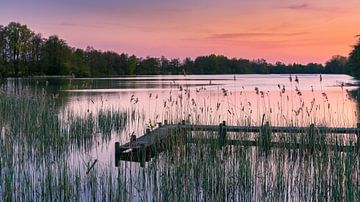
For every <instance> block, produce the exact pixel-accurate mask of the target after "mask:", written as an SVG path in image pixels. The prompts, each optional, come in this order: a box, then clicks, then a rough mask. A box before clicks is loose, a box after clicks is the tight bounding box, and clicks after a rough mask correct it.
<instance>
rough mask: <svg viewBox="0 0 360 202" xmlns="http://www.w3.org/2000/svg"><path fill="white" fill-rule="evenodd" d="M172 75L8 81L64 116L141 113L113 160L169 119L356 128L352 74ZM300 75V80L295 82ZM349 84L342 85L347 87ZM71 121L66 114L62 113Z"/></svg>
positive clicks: (108, 150)
mask: <svg viewBox="0 0 360 202" xmlns="http://www.w3.org/2000/svg"><path fill="white" fill-rule="evenodd" d="M291 77H292V78H291V79H292V81H291V82H290V75H193V76H182V75H176V76H173V75H169V76H140V77H120V78H97V79H90V78H89V79H87V78H86V79H77V78H31V79H21V80H9V81H8V83H9V84H10V85H9V86H12V85H18V86H19V85H22V86H30V87H33V88H37V89H42V88H43V89H44V90H45V91H47V92H48V93H50V94H56V95H58V96H59V99H60V103H61V106H60V109H59V114H62V115H64V114H66V113H69V111H70V112H71V113H74V114H76V115H77V116H79V117H82V116H84V115H86V114H89V113H92V114H96V113H97V112H98V111H99V110H106V109H120V110H124V111H129V112H130V111H132V112H136V117H135V118H134V120H132V121H129V122H128V123H127V125H126V127H125V130H123V131H122V132H121V134H114V137H113V138H112V140H111V141H110V142H108V143H107V144H106V146H104V147H102V148H103V150H102V151H99V150H96V156H100V157H99V159H101V161H104V162H106V161H107V160H109V159H113V158H112V154H113V147H112V145H113V143H114V142H115V141H120V142H122V143H125V142H127V141H129V137H130V134H132V133H134V134H136V135H137V136H141V135H142V134H143V132H144V130H145V129H146V128H147V127H151V126H156V124H157V123H158V122H163V120H165V119H167V120H169V122H175V123H178V122H180V121H181V120H187V121H189V122H190V123H201V124H219V123H220V122H222V121H223V120H225V121H226V122H227V123H228V125H259V124H260V123H261V121H262V117H263V115H264V114H265V121H269V122H270V124H271V125H274V126H292V125H293V126H308V125H310V124H311V123H315V124H316V125H325V126H334V127H354V126H356V123H357V120H358V119H357V111H358V108H357V103H356V101H355V99H354V98H352V97H351V96H350V94H349V92H350V91H351V90H354V89H355V87H351V86H349V85H348V84H354V83H355V82H356V81H355V80H353V78H352V77H350V76H347V75H322V76H321V77H322V80H321V81H320V75H296V76H295V75H292V76H291ZM296 77H297V80H298V81H296ZM343 85H344V86H343ZM64 117H66V116H64ZM109 154H111V155H109Z"/></svg>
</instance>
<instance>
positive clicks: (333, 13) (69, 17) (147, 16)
mask: <svg viewBox="0 0 360 202" xmlns="http://www.w3.org/2000/svg"><path fill="white" fill-rule="evenodd" d="M6 1H7V0H6ZM6 1H5V2H4V3H2V4H3V7H4V8H7V9H6V11H4V12H1V14H0V19H1V20H0V24H5V25H6V24H7V23H8V22H10V21H19V22H21V23H24V24H27V25H28V26H29V27H30V28H31V29H33V30H34V31H36V32H40V33H43V35H44V36H45V37H47V36H49V35H52V34H57V35H59V36H60V37H61V38H63V39H65V40H66V41H67V42H68V44H69V45H71V46H75V47H79V48H86V46H93V47H94V48H96V49H101V50H113V51H116V52H119V53H122V52H125V53H128V54H135V55H137V56H141V57H146V56H156V57H160V56H166V57H170V58H185V57H191V58H195V57H196V56H199V55H209V54H213V53H214V54H222V55H226V56H228V57H237V58H248V59H257V58H264V59H266V60H267V61H269V62H276V61H282V62H285V63H293V62H296V63H309V62H318V63H325V62H326V61H327V60H328V59H330V58H331V57H332V56H333V55H344V56H347V55H348V54H349V52H350V51H351V45H353V44H355V43H356V38H355V36H356V35H357V34H360V29H359V28H358V27H360V12H358V11H359V10H360V2H358V1H356V0H349V1H346V3H345V2H343V1H339V0H327V1H325V0H319V1H316V2H312V1H298V0H292V1H289V2H285V1H281V0H272V1H264V0H255V1H248V2H238V1H235V0H228V1H224V2H217V1H215V0H209V1H208V2H202V1H200V3H193V2H191V1H189V0H184V1H181V2H176V1H174V2H165V1H164V0H156V1H155V2H154V3H151V4H150V3H148V2H145V1H143V0H142V1H140V3H134V2H130V1H123V2H121V1H120V2H117V1H114V0H107V1H99V0H95V1H94V2H92V3H87V2H86V3H85V2H84V1H82V0H79V2H77V3H74V4H73V5H67V4H66V2H65V3H60V2H57V3H44V2H43V1H44V0H38V3H43V4H42V5H41V6H39V7H36V5H32V6H27V5H26V3H23V4H21V5H22V6H19V7H18V8H16V9H17V10H18V11H19V12H11V11H12V10H14V9H15V7H16V6H17V5H18V4H19V3H10V1H8V2H6ZM35 4H36V3H35ZM39 5H40V4H39ZM15 13H16V14H15Z"/></svg>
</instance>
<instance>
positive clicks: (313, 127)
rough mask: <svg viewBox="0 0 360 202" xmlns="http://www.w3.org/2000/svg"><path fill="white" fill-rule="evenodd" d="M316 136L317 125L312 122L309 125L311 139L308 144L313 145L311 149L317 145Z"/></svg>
mask: <svg viewBox="0 0 360 202" xmlns="http://www.w3.org/2000/svg"><path fill="white" fill-rule="evenodd" d="M315 141H316V138H315V125H314V124H313V123H312V124H310V127H309V140H308V144H309V146H310V147H311V149H314V147H315V145H316V142H315Z"/></svg>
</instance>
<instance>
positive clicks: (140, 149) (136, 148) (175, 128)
mask: <svg viewBox="0 0 360 202" xmlns="http://www.w3.org/2000/svg"><path fill="white" fill-rule="evenodd" d="M358 126H359V127H357V128H333V127H329V128H326V127H315V126H314V125H311V126H310V127H282V126H280V127H273V126H269V125H268V124H267V125H266V126H226V125H225V122H223V123H221V124H220V125H189V124H185V121H182V123H181V124H171V125H167V124H165V125H164V126H162V125H161V123H159V127H158V128H156V129H155V130H153V131H150V132H148V133H146V134H144V135H143V136H141V137H139V138H136V139H135V140H134V141H131V142H128V143H126V144H124V145H121V146H119V145H120V144H119V143H118V142H117V143H115V158H116V159H115V161H116V162H117V161H118V160H119V159H121V160H127V161H137V162H144V161H149V160H150V159H151V158H152V157H153V156H154V155H155V154H156V153H158V152H161V151H163V150H165V148H166V147H168V146H169V145H168V144H174V142H172V143H169V141H168V140H169V139H170V138H171V137H172V136H173V135H176V136H179V137H182V136H184V137H185V135H182V133H183V134H186V133H187V132H192V131H204V132H206V131H208V132H217V133H219V138H220V139H219V138H218V139H214V138H201V140H200V139H199V138H197V139H196V138H192V139H191V138H190V139H191V140H190V142H194V143H196V142H198V143H205V142H213V141H216V140H217V141H219V140H221V141H224V144H228V145H243V146H264V144H265V143H264V141H260V142H259V141H256V140H227V135H226V132H245V133H246V132H250V133H264V131H265V132H267V133H269V137H270V135H271V133H287V134H290V135H295V134H298V133H306V134H309V135H310V136H314V134H315V133H320V134H329V133H330V134H357V135H359V134H360V124H358ZM240 135H242V134H240ZM267 139H269V138H267ZM359 140H360V138H358V141H359ZM268 141H269V147H282V148H284V147H285V148H301V147H304V146H305V147H309V148H315V147H320V146H322V147H323V146H324V145H318V144H309V145H306V144H299V143H286V142H271V139H269V140H268ZM175 143H176V142H175ZM170 146H171V145H170ZM325 147H326V148H327V149H333V150H339V151H349V150H352V149H354V147H355V146H347V145H343V146H342V145H326V146H325ZM115 164H116V165H117V163H115Z"/></svg>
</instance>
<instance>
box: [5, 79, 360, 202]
mask: <svg viewBox="0 0 360 202" xmlns="http://www.w3.org/2000/svg"><path fill="white" fill-rule="evenodd" d="M289 82H292V84H293V85H291V86H292V87H293V88H294V89H284V88H285V87H283V86H281V85H279V89H278V92H276V93H278V95H279V98H280V99H279V101H276V102H275V103H273V102H272V100H271V97H270V96H269V93H268V92H266V91H262V90H261V89H256V88H255V89H254V91H253V92H252V93H249V92H246V91H243V90H237V91H234V92H231V91H229V90H226V89H219V90H218V91H217V93H214V92H213V91H211V92H207V90H206V89H205V88H201V89H195V90H191V89H187V88H183V87H181V88H179V89H176V90H174V91H172V92H170V94H169V95H168V96H167V97H160V96H157V95H154V94H150V95H149V97H148V98H147V100H139V99H138V98H137V97H136V96H135V95H133V96H131V97H130V99H129V100H130V107H128V108H127V109H125V110H124V109H120V108H111V109H102V108H100V110H97V111H96V112H93V111H91V112H87V113H84V114H82V115H81V116H79V115H78V114H76V113H74V112H72V111H65V112H64V111H63V110H64V109H61V107H59V106H57V103H58V101H57V100H56V99H58V96H56V95H55V96H54V95H50V94H48V93H45V92H43V91H41V90H36V91H32V90H29V89H27V88H26V87H21V88H19V89H18V90H14V91H9V90H7V89H8V87H3V88H1V89H2V90H1V91H0V199H1V200H2V201H89V200H93V201H264V200H276V201H299V200H301V201H310V200H311V201H312V200H314V201H358V200H359V199H360V189H359V185H360V184H359V183H360V182H359V171H360V169H359V168H360V167H359V166H360V161H359V160H360V159H359V149H358V146H357V144H356V142H357V138H356V136H354V135H350V134H345V135H336V134H326V136H325V134H324V133H323V132H322V131H315V133H314V134H313V136H310V135H309V133H303V134H297V135H294V134H272V136H271V139H270V142H276V144H271V145H264V144H263V143H262V141H263V139H262V135H263V134H255V133H242V132H237V133H235V132H234V133H228V135H227V139H226V140H223V139H221V138H219V134H218V133H217V132H184V131H180V132H179V131H177V132H174V133H172V134H169V135H170V136H172V138H170V139H169V142H168V144H167V148H166V150H165V151H164V152H161V153H160V152H159V153H158V154H157V155H155V157H154V158H153V159H151V161H149V162H147V163H146V164H145V166H144V167H141V166H140V165H139V163H136V162H129V161H121V162H119V167H117V168H115V167H114V160H113V153H111V154H108V155H109V156H110V160H108V161H105V162H104V161H101V159H95V158H93V157H92V156H91V154H92V153H93V152H94V150H98V149H99V148H102V147H113V143H114V140H118V139H121V140H122V142H126V141H128V140H129V137H130V135H131V134H133V133H134V131H141V130H142V129H145V127H150V128H154V127H155V125H156V123H157V122H158V121H163V120H165V119H166V120H168V121H169V123H179V122H181V121H182V120H186V122H187V123H193V124H219V123H220V122H222V121H224V120H225V121H226V123H227V124H228V125H248V126H251V125H264V123H265V122H269V123H270V124H271V125H286V126H293V127H296V126H308V125H309V124H311V123H314V124H315V126H319V125H326V124H332V125H335V124H339V125H341V123H340V122H341V120H333V119H331V117H328V116H329V115H331V113H332V112H333V110H334V109H333V108H332V106H329V105H328V104H329V102H328V101H327V99H328V98H327V95H326V93H325V92H322V93H325V94H322V95H321V96H320V98H319V97H315V96H314V97H312V98H311V99H308V100H306V99H305V98H303V92H302V91H300V90H299V88H296V86H298V84H297V83H295V82H296V79H295V80H294V81H293V80H292V79H291V80H290V81H289ZM235 93H237V97H235V99H234V95H233V96H232V97H231V96H230V95H231V94H235ZM204 94H205V96H204ZM291 95H292V97H291ZM314 99H315V101H313V100H314ZM316 99H318V100H316ZM319 99H321V100H319ZM350 99H351V98H350V97H348V95H347V94H346V93H344V96H343V97H342V100H343V102H342V103H341V105H342V106H343V107H346V106H347V105H349V103H346V102H350V101H349V100H350ZM142 101H143V102H146V103H147V104H146V105H143V106H145V107H144V108H145V109H144V110H145V111H148V112H147V115H146V114H144V113H142V112H141V109H139V108H140V104H139V102H142ZM235 101H236V102H235ZM336 107H338V106H336ZM65 110H66V109H65ZM341 110H343V111H344V112H345V111H346V109H341ZM344 114H346V115H348V114H353V116H356V113H352V112H349V113H344ZM343 122H344V123H345V125H346V126H349V125H350V126H351V125H353V126H354V123H353V122H351V121H349V120H348V118H346V117H345V118H344V120H343ZM342 126H343V125H342ZM124 131H125V132H124ZM136 135H137V136H139V135H142V134H137V133H136ZM248 140H253V141H255V142H256V143H257V144H258V145H259V146H257V147H254V146H251V145H247V144H244V141H248ZM329 145H331V146H329ZM344 146H347V147H344ZM342 148H345V149H342ZM110 151H113V150H112V149H110Z"/></svg>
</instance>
